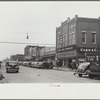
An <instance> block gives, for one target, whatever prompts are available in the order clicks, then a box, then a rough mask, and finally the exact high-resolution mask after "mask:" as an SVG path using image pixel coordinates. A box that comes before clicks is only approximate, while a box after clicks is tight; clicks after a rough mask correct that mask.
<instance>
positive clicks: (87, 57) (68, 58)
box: [57, 46, 100, 66]
mask: <svg viewBox="0 0 100 100" xmlns="http://www.w3.org/2000/svg"><path fill="white" fill-rule="evenodd" d="M69 48H70V49H69ZM99 53H100V50H99V49H98V48H85V47H77V48H76V46H70V47H66V49H58V50H57V60H59V61H60V62H61V63H62V66H67V65H68V64H69V63H72V62H85V61H87V62H97V63H98V62H99V58H100V56H99V55H100V54H99Z"/></svg>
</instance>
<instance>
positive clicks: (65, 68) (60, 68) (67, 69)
mask: <svg viewBox="0 0 100 100" xmlns="http://www.w3.org/2000/svg"><path fill="white" fill-rule="evenodd" d="M53 69H54V70H59V71H72V72H75V69H73V70H72V69H70V68H68V67H59V68H57V67H53Z"/></svg>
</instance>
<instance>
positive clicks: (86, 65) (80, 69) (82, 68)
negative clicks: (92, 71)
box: [74, 62, 90, 77]
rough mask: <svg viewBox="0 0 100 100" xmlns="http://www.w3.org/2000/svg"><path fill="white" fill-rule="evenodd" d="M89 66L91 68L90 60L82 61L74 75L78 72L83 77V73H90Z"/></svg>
mask: <svg viewBox="0 0 100 100" xmlns="http://www.w3.org/2000/svg"><path fill="white" fill-rule="evenodd" d="M89 68H90V62H83V63H80V65H79V66H78V69H77V70H76V71H75V73H74V75H76V74H78V75H79V77H82V75H88V71H89Z"/></svg>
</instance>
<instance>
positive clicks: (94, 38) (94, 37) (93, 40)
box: [92, 32, 96, 44]
mask: <svg viewBox="0 0 100 100" xmlns="http://www.w3.org/2000/svg"><path fill="white" fill-rule="evenodd" d="M92 43H93V44H95V43H96V32H92Z"/></svg>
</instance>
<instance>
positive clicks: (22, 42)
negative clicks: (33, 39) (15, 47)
mask: <svg viewBox="0 0 100 100" xmlns="http://www.w3.org/2000/svg"><path fill="white" fill-rule="evenodd" d="M0 43H4V44H34V45H55V44H44V43H24V42H3V41H0Z"/></svg>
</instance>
